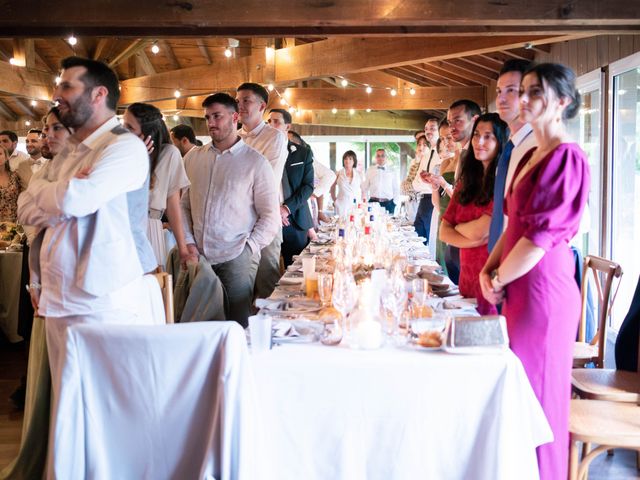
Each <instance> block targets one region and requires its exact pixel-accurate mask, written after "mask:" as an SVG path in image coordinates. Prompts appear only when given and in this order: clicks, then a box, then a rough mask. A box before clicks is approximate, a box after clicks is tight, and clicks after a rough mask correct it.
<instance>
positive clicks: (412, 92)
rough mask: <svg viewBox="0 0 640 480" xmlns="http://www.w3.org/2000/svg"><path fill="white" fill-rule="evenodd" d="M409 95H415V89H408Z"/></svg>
mask: <svg viewBox="0 0 640 480" xmlns="http://www.w3.org/2000/svg"><path fill="white" fill-rule="evenodd" d="M409 93H410V94H411V95H415V94H416V89H415V88H413V87H411V88H410V89H409Z"/></svg>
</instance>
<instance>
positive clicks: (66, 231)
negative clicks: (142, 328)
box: [18, 57, 158, 472]
mask: <svg viewBox="0 0 640 480" xmlns="http://www.w3.org/2000/svg"><path fill="white" fill-rule="evenodd" d="M60 77H61V81H60V83H59V84H58V85H57V86H56V88H55V91H54V95H53V100H54V101H56V102H58V108H59V112H60V120H61V121H62V122H63V123H64V124H65V125H66V126H67V127H68V128H71V129H73V131H74V134H73V135H72V136H71V137H70V138H69V141H68V142H67V143H66V145H65V146H64V148H63V149H62V151H61V152H60V154H59V155H58V156H57V157H56V161H55V162H53V163H52V165H51V168H48V169H47V170H46V172H44V175H38V176H37V177H35V178H33V179H32V180H31V183H30V184H29V187H28V189H27V190H26V191H25V192H23V193H22V194H21V196H20V198H19V201H18V218H19V220H20V222H21V223H24V224H27V225H33V226H36V227H40V228H42V230H41V233H39V234H38V235H37V236H36V239H35V240H34V244H36V243H39V244H40V245H41V246H40V248H39V249H37V247H35V246H32V248H33V249H34V250H39V251H40V257H39V260H40V264H39V268H40V279H41V283H42V286H41V288H42V291H41V295H40V302H39V305H38V310H39V312H40V314H41V315H42V316H44V317H45V318H46V321H45V325H46V334H47V347H48V351H49V360H50V367H51V374H52V386H53V398H54V408H53V411H52V417H51V418H52V422H53V425H52V429H55V422H56V421H57V419H56V413H57V399H58V395H59V389H60V386H61V384H62V379H61V373H62V367H63V365H64V357H65V345H66V332H67V327H68V326H71V325H74V324H78V323H93V322H99V323H153V319H152V318H150V317H151V315H150V306H149V305H148V302H141V299H145V298H146V299H148V298H149V290H148V287H147V286H146V284H145V282H144V280H143V272H142V267H141V266H140V261H139V260H138V256H137V253H136V248H135V245H134V240H133V236H132V234H131V226H130V223H129V213H128V208H127V192H129V191H132V190H136V189H138V188H140V186H141V185H142V184H143V183H144V181H145V179H146V178H147V175H148V172H149V157H148V154H147V150H146V148H145V146H144V144H143V143H142V142H141V141H140V139H138V138H137V137H135V136H134V135H131V134H129V133H128V132H127V131H126V130H125V129H124V128H122V127H121V126H120V122H119V121H118V119H117V118H116V116H115V108H116V105H117V102H118V98H119V88H118V80H117V77H116V75H115V73H114V72H113V71H112V70H111V69H110V68H109V67H108V66H106V65H105V64H103V63H101V62H96V61H94V60H88V59H83V58H79V57H69V58H66V59H65V60H63V61H62V73H61V75H60ZM123 172H126V175H123ZM30 287H31V288H40V285H30ZM156 288H158V287H157V284H156ZM52 431H54V430H52ZM57 461H64V460H63V459H55V458H51V459H50V465H49V467H48V468H49V470H50V471H52V472H53V471H55V468H54V466H53V463H55V462H57Z"/></svg>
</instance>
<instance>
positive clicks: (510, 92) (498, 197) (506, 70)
mask: <svg viewBox="0 0 640 480" xmlns="http://www.w3.org/2000/svg"><path fill="white" fill-rule="evenodd" d="M529 66H530V62H529V61H527V60H518V59H511V60H507V61H506V62H505V63H504V65H503V66H502V70H500V76H499V77H498V82H497V85H496V110H497V111H498V115H500V118H501V119H502V120H504V121H505V122H507V124H508V125H509V141H508V142H507V144H506V145H505V146H504V148H503V150H502V155H501V156H500V158H499V159H498V162H497V165H496V177H495V184H494V188H493V214H492V215H491V226H490V228H489V245H488V248H489V253H491V250H493V248H494V247H495V245H496V243H498V239H499V238H500V235H502V232H503V231H504V229H505V228H506V226H507V216H506V215H504V213H503V212H504V211H503V205H504V198H505V197H506V195H507V192H508V190H509V186H510V185H511V180H512V179H513V174H514V172H515V170H516V167H517V166H518V163H520V159H521V158H522V157H523V156H524V154H525V153H527V152H528V151H529V150H531V149H532V148H534V147H535V146H536V139H535V135H533V131H532V129H531V125H529V124H528V123H524V122H522V121H521V120H520V81H521V80H522V75H523V74H524V72H525V71H526V70H527V68H529Z"/></svg>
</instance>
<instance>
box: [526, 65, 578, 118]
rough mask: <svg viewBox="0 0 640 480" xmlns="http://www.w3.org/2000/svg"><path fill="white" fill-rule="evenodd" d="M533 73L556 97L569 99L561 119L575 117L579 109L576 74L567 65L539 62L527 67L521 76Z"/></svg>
mask: <svg viewBox="0 0 640 480" xmlns="http://www.w3.org/2000/svg"><path fill="white" fill-rule="evenodd" d="M530 73H533V74H535V75H537V77H538V80H540V83H542V86H543V88H544V89H546V88H550V89H552V90H553V91H554V92H555V94H556V95H557V96H558V98H562V97H566V98H568V99H570V100H571V103H570V104H569V105H567V107H566V108H565V109H564V112H562V119H563V120H569V119H571V118H573V117H575V116H576V115H577V114H578V111H579V110H580V93H579V92H578V90H577V89H576V74H575V73H573V70H571V69H570V68H569V67H567V66H565V65H562V64H560V63H539V64H537V65H532V66H531V67H529V68H528V69H527V70H526V71H525V72H524V75H523V76H522V77H523V78H524V77H525V76H526V75H529V74H530Z"/></svg>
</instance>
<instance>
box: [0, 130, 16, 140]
mask: <svg viewBox="0 0 640 480" xmlns="http://www.w3.org/2000/svg"><path fill="white" fill-rule="evenodd" d="M0 135H6V136H7V137H9V140H11V141H12V142H17V141H18V135H16V132H12V131H11V130H3V131H1V132H0Z"/></svg>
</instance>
